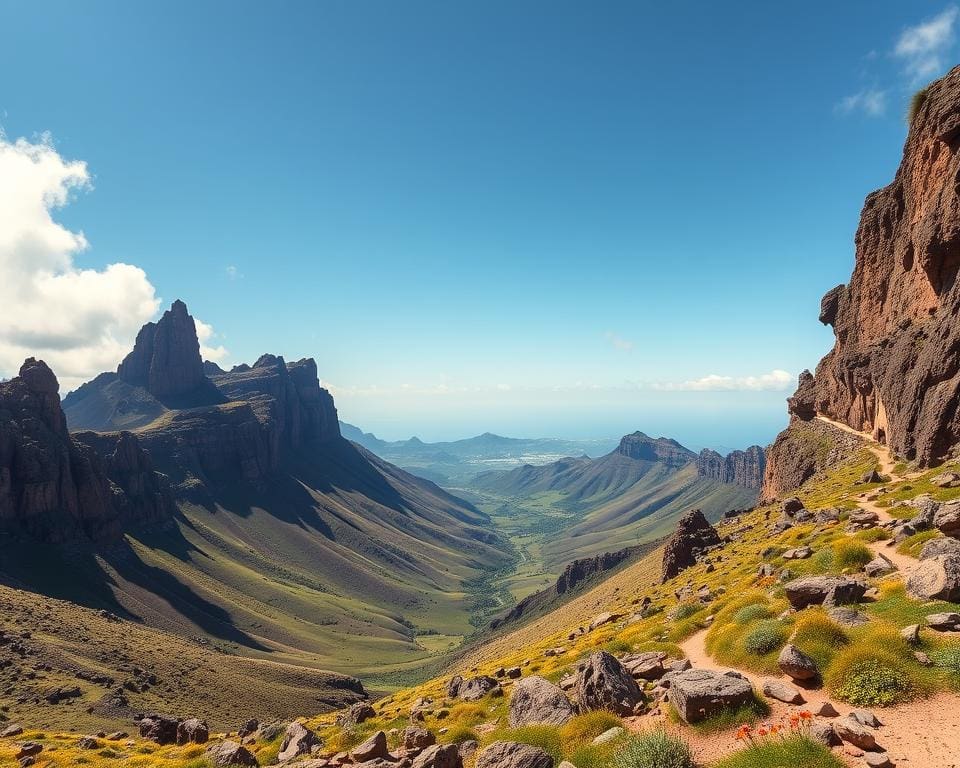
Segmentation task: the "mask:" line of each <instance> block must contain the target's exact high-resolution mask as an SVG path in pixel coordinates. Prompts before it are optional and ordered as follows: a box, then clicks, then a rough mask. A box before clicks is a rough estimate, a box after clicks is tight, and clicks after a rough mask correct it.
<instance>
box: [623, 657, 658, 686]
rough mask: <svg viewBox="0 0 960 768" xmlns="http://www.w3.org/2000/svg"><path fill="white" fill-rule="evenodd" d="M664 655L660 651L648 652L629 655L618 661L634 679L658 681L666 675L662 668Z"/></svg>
mask: <svg viewBox="0 0 960 768" xmlns="http://www.w3.org/2000/svg"><path fill="white" fill-rule="evenodd" d="M666 656H667V655H666V654H665V653H663V652H661V651H650V652H648V653H631V654H629V655H627V656H624V657H623V658H622V659H620V663H621V664H623V666H625V667H626V668H627V671H628V672H630V674H631V675H633V676H634V677H639V678H641V679H643V680H659V679H660V678H661V677H663V676H664V674H665V673H666V669H664V667H663V660H664V659H665V658H666Z"/></svg>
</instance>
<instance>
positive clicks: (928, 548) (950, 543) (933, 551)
mask: <svg viewBox="0 0 960 768" xmlns="http://www.w3.org/2000/svg"><path fill="white" fill-rule="evenodd" d="M938 555H960V539H955V538H953V537H951V536H938V537H937V538H935V539H930V540H929V541H926V542H924V544H923V546H922V547H921V548H920V559H921V560H930V559H931V558H934V557H937V556H938Z"/></svg>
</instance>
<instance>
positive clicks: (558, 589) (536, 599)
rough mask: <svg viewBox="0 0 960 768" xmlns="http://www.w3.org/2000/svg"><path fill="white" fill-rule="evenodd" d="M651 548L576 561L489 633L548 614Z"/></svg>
mask: <svg viewBox="0 0 960 768" xmlns="http://www.w3.org/2000/svg"><path fill="white" fill-rule="evenodd" d="M651 548H652V545H651V544H641V545H639V546H635V547H626V548H625V549H621V550H618V551H617V552H604V553H603V554H600V555H597V556H596V557H583V558H580V559H579V560H574V561H573V562H572V563H569V564H568V565H567V567H566V568H564V569H563V573H561V574H560V576H559V577H558V578H557V581H556V583H555V584H553V586H551V587H548V588H547V589H542V590H540V591H539V592H534V593H533V594H532V595H527V596H526V597H525V598H523V599H522V600H520V601H519V602H518V603H517V604H516V605H515V606H513V608H511V609H510V610H509V611H507V612H506V613H505V614H503V615H502V616H500V617H498V618H496V619H494V620H493V621H491V622H490V629H498V628H500V627H502V626H504V625H506V624H510V623H514V622H516V621H519V620H520V619H525V618H529V617H530V616H534V615H537V614H540V613H543V612H544V611H546V610H547V609H548V608H549V607H551V606H552V605H554V604H555V603H556V602H557V601H558V600H559V599H560V598H561V597H567V596H569V595H570V594H572V593H574V592H576V591H578V590H581V589H583V588H584V587H585V586H586V585H587V584H592V583H593V582H595V581H596V580H597V579H598V578H599V577H600V576H604V575H607V574H609V572H610V571H612V570H613V569H615V568H619V567H620V566H622V565H624V564H626V563H630V562H633V561H635V560H637V559H638V558H639V557H641V556H642V555H643V554H645V553H646V552H649V551H650V549H651Z"/></svg>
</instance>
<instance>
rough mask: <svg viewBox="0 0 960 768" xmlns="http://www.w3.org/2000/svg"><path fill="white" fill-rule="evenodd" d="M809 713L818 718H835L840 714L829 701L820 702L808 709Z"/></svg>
mask: <svg viewBox="0 0 960 768" xmlns="http://www.w3.org/2000/svg"><path fill="white" fill-rule="evenodd" d="M810 712H811V713H812V714H814V715H817V716H818V717H837V716H838V715H839V714H840V713H839V712H837V709H836V707H834V706H833V704H831V703H830V702H829V701H821V702H820V703H819V704H817V705H816V706H813V707H811V708H810Z"/></svg>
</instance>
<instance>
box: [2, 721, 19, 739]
mask: <svg viewBox="0 0 960 768" xmlns="http://www.w3.org/2000/svg"><path fill="white" fill-rule="evenodd" d="M21 733H23V726H22V725H20V723H11V724H10V725H8V726H7V727H6V728H4V729H3V730H2V731H0V738H4V739H7V738H10V737H12V736H19V735H20V734H21Z"/></svg>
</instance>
